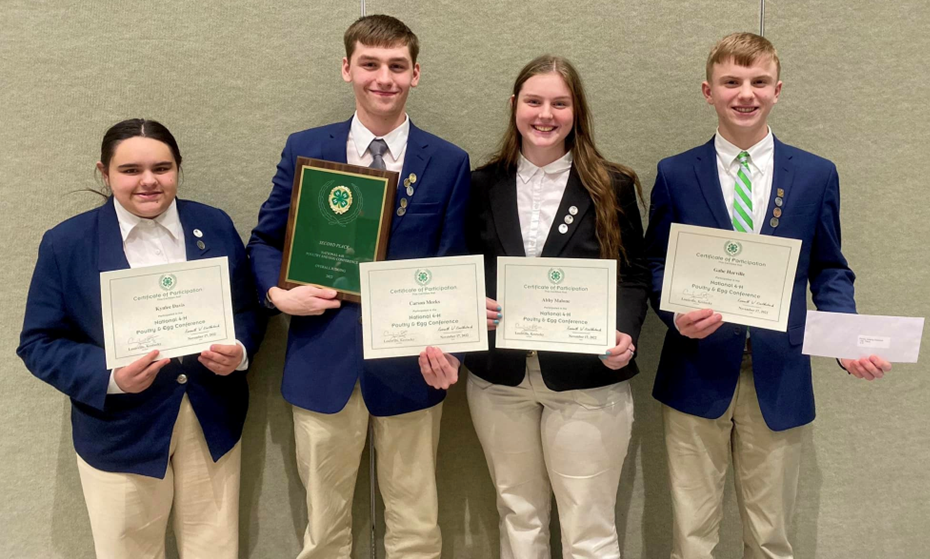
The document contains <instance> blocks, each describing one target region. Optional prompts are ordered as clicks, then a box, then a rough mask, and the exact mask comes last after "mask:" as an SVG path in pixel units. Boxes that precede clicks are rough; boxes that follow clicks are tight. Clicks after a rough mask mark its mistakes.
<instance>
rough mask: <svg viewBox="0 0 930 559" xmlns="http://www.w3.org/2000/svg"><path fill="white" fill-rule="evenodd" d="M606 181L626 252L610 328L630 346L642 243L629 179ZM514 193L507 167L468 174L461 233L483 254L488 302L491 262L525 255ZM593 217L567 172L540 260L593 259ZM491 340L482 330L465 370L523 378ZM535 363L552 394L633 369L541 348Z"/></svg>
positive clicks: (493, 293)
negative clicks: (484, 347)
mask: <svg viewBox="0 0 930 559" xmlns="http://www.w3.org/2000/svg"><path fill="white" fill-rule="evenodd" d="M613 179H614V180H613V184H614V188H615V190H616V193H617V200H618V203H619V205H620V208H621V211H620V212H618V214H617V219H618V221H619V223H620V231H621V233H620V234H621V240H622V243H623V247H624V249H625V250H626V258H625V259H621V261H620V279H619V280H618V283H617V330H619V331H621V332H623V333H626V334H629V335H630V336H631V337H632V338H633V344H634V345H636V343H637V340H638V338H639V332H640V329H641V328H642V325H643V320H644V319H645V317H646V308H647V300H648V296H649V280H650V276H649V269H648V267H647V265H646V260H645V251H644V245H643V224H642V220H641V219H640V216H639V207H638V205H637V201H636V191H635V187H634V185H633V181H632V180H631V179H630V178H629V177H626V176H623V175H614V177H613ZM516 188H517V185H516V170H515V169H511V170H507V169H504V168H502V167H500V166H495V167H486V168H482V169H478V170H476V171H474V172H472V176H471V202H470V205H469V214H468V217H467V219H466V220H465V233H466V239H467V242H468V249H469V252H471V253H472V254H483V255H484V270H485V285H486V289H487V293H488V296H489V297H491V298H492V299H496V298H497V257H498V256H525V254H526V253H525V251H524V249H523V235H522V233H521V231H520V218H519V216H518V214H517V190H516ZM571 206H575V207H577V208H578V213H577V215H575V219H574V222H573V223H572V224H571V225H570V226H569V229H568V232H566V233H565V234H562V233H559V231H558V227H559V225H560V224H562V223H563V221H562V220H563V218H564V216H566V215H568V209H569V207H571ZM595 216H596V211H595V208H594V204H593V202H592V200H591V196H590V195H589V194H588V191H587V190H585V188H584V186H583V185H582V184H581V179H580V178H579V176H578V173H577V171H576V169H575V168H574V167H572V170H571V172H570V174H569V177H568V184H567V185H566V187H565V193H564V194H563V195H562V201H561V203H560V204H559V210H558V212H557V213H556V219H555V220H554V221H553V224H552V228H551V229H550V231H549V236H548V237H547V238H546V243H545V245H543V249H542V254H541V256H544V257H560V258H599V257H600V245H599V244H598V241H597V235H596V229H595V220H596V217H595ZM504 312H506V309H505V310H504ZM494 341H495V338H494V332H493V331H492V332H489V335H488V347H489V350H488V351H482V352H475V353H469V354H468V355H467V356H466V358H465V365H466V366H467V367H468V369H469V370H470V371H471V372H472V373H474V374H476V375H478V376H479V377H481V378H483V379H485V380H487V381H489V382H493V383H497V384H504V385H507V386H517V385H518V384H520V383H521V382H522V381H523V377H524V375H525V369H526V352H525V351H520V350H509V349H497V348H496V347H495V343H494ZM539 365H540V368H541V369H542V376H543V380H544V381H545V383H546V386H548V387H549V388H550V389H552V390H555V391H563V390H574V389H579V388H596V387H599V386H606V385H608V384H613V383H616V382H620V381H624V380H627V379H629V378H631V377H633V376H634V375H636V374H637V373H638V372H639V369H638V368H637V366H636V361H635V360H632V361H630V363H629V365H627V366H626V367H624V368H622V369H620V370H617V371H613V370H610V369H608V368H607V367H605V366H604V364H603V362H602V361H601V360H600V359H599V358H598V357H597V356H596V355H581V354H575V353H558V352H548V351H540V352H539Z"/></svg>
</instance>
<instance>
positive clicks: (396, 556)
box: [293, 384, 442, 559]
mask: <svg viewBox="0 0 930 559" xmlns="http://www.w3.org/2000/svg"><path fill="white" fill-rule="evenodd" d="M293 410H294V437H295V440H296V445H297V470H298V472H299V473H300V480H301V482H303V485H304V488H305V489H306V490H307V516H308V523H307V530H306V532H305V533H304V543H303V550H302V551H301V552H300V555H298V556H297V557H298V559H348V558H349V557H350V556H351V552H352V497H353V494H354V492H355V478H356V476H357V475H358V469H359V461H360V460H361V455H362V451H363V449H364V447H365V437H366V435H367V433H368V422H369V421H371V422H372V424H373V429H374V442H375V451H376V456H377V464H378V465H377V468H378V486H379V488H380V490H381V497H382V498H383V499H384V508H385V518H384V521H385V525H386V533H385V535H384V548H385V550H386V552H387V557H388V559H438V557H439V555H440V553H441V551H442V536H441V534H440V532H439V524H438V516H439V501H438V499H437V496H436V450H437V448H438V446H439V421H440V419H441V418H442V404H439V405H437V406H433V407H431V408H428V409H425V410H419V411H415V412H411V413H405V414H402V415H394V416H390V417H375V416H371V415H370V414H369V413H368V409H367V408H366V406H365V402H364V400H363V399H362V393H361V388H360V387H359V385H358V384H356V385H355V390H354V391H353V392H352V396H351V397H350V398H349V402H348V403H347V404H346V406H345V407H344V408H343V409H342V410H341V411H339V412H337V413H334V414H323V413H317V412H312V411H308V410H305V409H302V408H298V407H294V408H293Z"/></svg>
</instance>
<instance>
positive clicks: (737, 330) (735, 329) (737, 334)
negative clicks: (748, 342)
mask: <svg viewBox="0 0 930 559" xmlns="http://www.w3.org/2000/svg"><path fill="white" fill-rule="evenodd" d="M742 333H743V329H742V328H740V327H738V326H737V327H736V328H734V329H733V335H734V336H739V335H740V334H742Z"/></svg>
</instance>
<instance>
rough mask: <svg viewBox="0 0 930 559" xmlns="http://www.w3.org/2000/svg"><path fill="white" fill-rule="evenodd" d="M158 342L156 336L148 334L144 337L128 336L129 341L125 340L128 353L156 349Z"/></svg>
mask: <svg viewBox="0 0 930 559" xmlns="http://www.w3.org/2000/svg"><path fill="white" fill-rule="evenodd" d="M159 341H160V340H159V337H158V335H157V334H148V335H146V336H130V337H129V339H127V340H126V344H127V345H129V351H138V350H140V349H148V348H152V347H156V346H157V345H158V344H159Z"/></svg>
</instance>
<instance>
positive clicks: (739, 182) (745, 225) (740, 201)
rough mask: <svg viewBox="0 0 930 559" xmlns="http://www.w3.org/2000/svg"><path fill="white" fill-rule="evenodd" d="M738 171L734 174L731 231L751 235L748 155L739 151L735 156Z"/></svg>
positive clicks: (750, 172)
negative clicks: (734, 185)
mask: <svg viewBox="0 0 930 559" xmlns="http://www.w3.org/2000/svg"><path fill="white" fill-rule="evenodd" d="M736 159H737V160H738V161H739V171H737V172H736V195H735V196H734V197H733V229H735V230H737V231H739V232H740V233H752V171H750V170H749V154H748V153H746V152H745V151H741V152H740V153H739V155H737V156H736Z"/></svg>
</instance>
